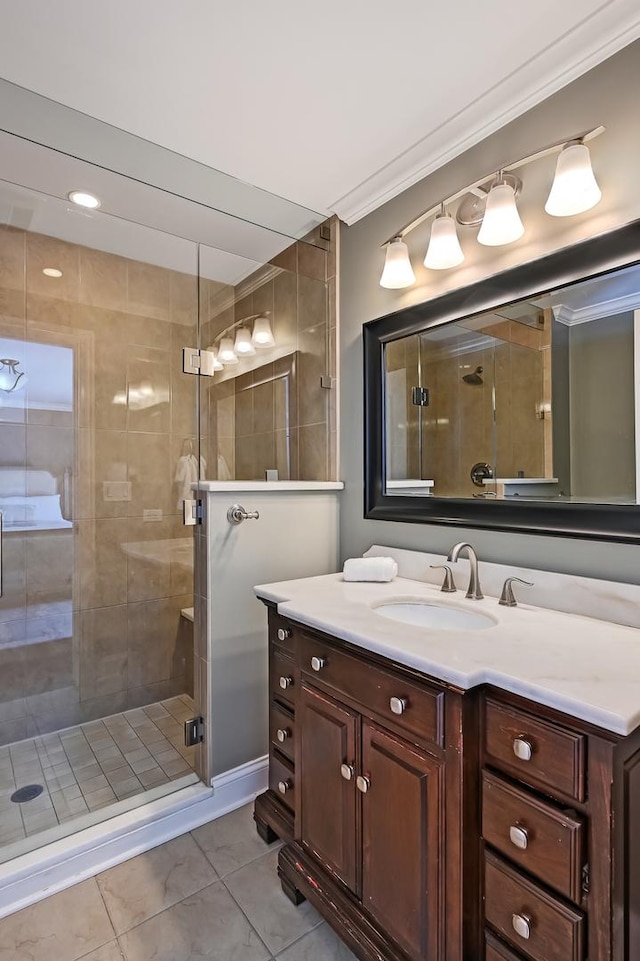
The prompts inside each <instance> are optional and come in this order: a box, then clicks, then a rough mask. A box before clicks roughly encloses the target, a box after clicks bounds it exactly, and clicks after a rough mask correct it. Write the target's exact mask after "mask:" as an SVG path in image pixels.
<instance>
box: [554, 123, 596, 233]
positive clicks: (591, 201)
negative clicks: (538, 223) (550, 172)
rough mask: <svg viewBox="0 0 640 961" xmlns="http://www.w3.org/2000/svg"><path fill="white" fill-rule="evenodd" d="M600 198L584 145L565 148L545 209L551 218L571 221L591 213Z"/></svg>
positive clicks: (559, 158) (577, 143) (573, 142)
mask: <svg viewBox="0 0 640 961" xmlns="http://www.w3.org/2000/svg"><path fill="white" fill-rule="evenodd" d="M601 197H602V193H601V192H600V188H599V187H598V184H597V181H596V178H595V177H594V174H593V169H592V167H591V155H590V153H589V148H588V147H587V145H586V144H584V143H582V142H581V141H579V140H574V141H572V142H570V143H568V144H565V146H564V147H563V148H562V151H561V153H560V156H559V157H558V162H557V164H556V173H555V177H554V178H553V184H552V185H551V191H550V192H549V197H548V199H547V202H546V204H545V205H544V209H545V210H546V211H547V213H548V214H551V216H552V217H572V216H573V215H574V214H581V213H584V211H585V210H591V208H592V207H595V205H596V204H597V203H598V202H599V200H600V198H601Z"/></svg>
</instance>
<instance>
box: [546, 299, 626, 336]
mask: <svg viewBox="0 0 640 961" xmlns="http://www.w3.org/2000/svg"><path fill="white" fill-rule="evenodd" d="M639 308H640V295H639V294H638V293H637V292H636V293H631V294H623V296H622V297H612V298H611V299H610V300H601V301H600V302H599V303H597V304H587V306H586V307H577V308H576V309H575V310H573V309H572V308H571V307H569V306H568V305H567V304H556V305H555V306H554V307H552V308H551V309H552V310H553V316H554V317H555V319H556V320H557V321H558V323H559V324H564V325H565V327H577V326H578V324H588V323H589V322H590V321H592V320H600V318H601V317H613V316H615V315H616V314H623V313H625V312H626V311H628V310H638V309H639Z"/></svg>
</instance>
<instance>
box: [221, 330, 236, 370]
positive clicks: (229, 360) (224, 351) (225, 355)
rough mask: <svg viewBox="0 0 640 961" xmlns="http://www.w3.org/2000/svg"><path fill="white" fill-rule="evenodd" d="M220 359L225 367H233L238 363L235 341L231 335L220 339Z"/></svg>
mask: <svg viewBox="0 0 640 961" xmlns="http://www.w3.org/2000/svg"><path fill="white" fill-rule="evenodd" d="M218 360H221V361H222V363H223V364H224V366H225V367H232V366H233V365H234V364H237V363H238V358H237V357H236V352H235V351H234V349H233V341H232V340H231V338H230V337H223V338H222V340H221V341H220V350H219V351H218Z"/></svg>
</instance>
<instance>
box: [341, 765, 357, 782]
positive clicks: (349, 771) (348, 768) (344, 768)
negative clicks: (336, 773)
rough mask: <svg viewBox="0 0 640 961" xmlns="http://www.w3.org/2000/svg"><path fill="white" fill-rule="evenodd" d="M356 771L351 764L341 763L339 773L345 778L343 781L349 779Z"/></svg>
mask: <svg viewBox="0 0 640 961" xmlns="http://www.w3.org/2000/svg"><path fill="white" fill-rule="evenodd" d="M355 773H356V771H355V768H354V766H353V764H341V765H340V774H341V775H342V777H343V778H344V779H345V781H350V780H351V778H352V777H353V775H354V774H355Z"/></svg>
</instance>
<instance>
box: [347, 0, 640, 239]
mask: <svg viewBox="0 0 640 961" xmlns="http://www.w3.org/2000/svg"><path fill="white" fill-rule="evenodd" d="M639 37H640V6H638V3H637V0H610V2H608V3H606V4H605V5H604V6H603V7H602V8H601V9H600V10H598V11H597V12H596V13H594V14H593V15H592V16H591V17H589V18H587V19H586V20H584V21H583V22H582V23H581V24H579V25H578V26H577V27H576V28H575V29H574V30H572V31H571V32H570V33H567V34H565V35H564V36H562V37H561V38H560V39H559V40H557V41H556V42H555V43H552V44H550V45H549V46H548V47H546V48H545V49H544V50H542V51H541V52H540V53H539V54H537V55H536V56H535V57H532V58H531V59H530V60H528V61H526V62H525V63H524V64H523V65H522V67H521V68H520V69H519V70H517V71H515V72H514V73H511V74H510V75H509V76H507V77H505V78H504V80H502V81H501V82H500V83H498V84H496V85H495V86H494V87H492V88H491V89H490V90H489V91H488V92H487V93H485V94H483V95H482V96H480V97H478V98H477V99H476V100H474V101H473V102H472V103H470V104H469V105H468V106H466V107H465V108H464V109H462V110H461V111H459V112H458V113H457V114H455V115H454V116H453V117H451V118H450V119H449V120H447V121H446V122H445V123H444V124H442V125H441V126H440V127H438V128H437V129H435V130H433V131H431V132H430V133H429V134H427V135H426V136H425V137H423V138H421V139H420V140H419V141H417V142H416V143H415V144H414V145H413V146H412V147H409V149H408V150H405V151H404V152H403V153H402V154H400V155H399V156H398V157H396V158H395V159H394V160H392V161H391V162H390V163H388V164H385V166H384V167H382V168H380V169H379V170H378V171H377V172H376V173H374V174H372V176H371V177H368V178H367V179H366V180H364V181H362V183H360V184H359V185H358V186H357V187H355V188H354V189H353V190H350V191H349V192H348V193H346V194H344V195H343V196H342V197H339V198H338V199H337V200H336V201H335V202H334V203H333V204H332V205H331V209H332V210H333V211H334V212H335V213H336V214H337V215H338V216H339V217H340V219H341V220H343V221H345V222H346V223H347V224H354V223H356V222H357V221H358V220H361V219H362V218H363V217H365V216H367V214H370V213H372V212H373V211H374V210H376V209H377V208H378V207H380V206H382V204H384V203H387V201H389V200H392V199H393V198H394V197H396V196H397V195H398V194H400V193H402V192H403V191H404V190H407V189H408V188H409V187H411V186H413V184H415V183H417V182H418V181H419V180H422V179H423V178H424V177H427V176H428V175H429V174H431V173H433V172H434V171H435V170H438V169H439V168H440V167H443V166H444V165H445V164H447V163H449V162H450V161H451V160H453V159H455V158H456V157H458V156H459V155H460V154H462V153H464V152H465V150H468V149H469V148H471V147H473V146H475V144H477V143H480V141H482V140H484V139H485V138H486V137H488V136H490V134H492V133H495V132H496V131H497V130H499V129H500V128H501V127H504V126H505V125H506V124H508V123H509V122H510V121H512V120H515V119H516V118H517V117H519V116H521V115H522V114H524V113H526V111H527V110H530V109H531V108H532V107H535V106H536V105H537V104H539V103H540V102H541V101H543V100H545V99H546V98H547V97H550V96H551V95H552V94H553V93H556V92H557V91H558V90H560V89H561V88H562V87H565V86H566V85H567V84H569V83H571V81H572V80H576V79H577V78H578V77H580V76H582V75H583V74H585V73H587V71H589V70H591V69H592V68H593V67H595V66H597V65H598V64H599V63H602V61H603V60H606V59H607V58H608V57H610V56H612V55H613V54H615V53H617V52H618V51H619V50H621V49H622V48H623V47H625V46H627V45H628V44H630V43H632V42H633V41H634V40H637V39H638V38H639ZM478 118H482V119H481V121H480V122H479V121H478Z"/></svg>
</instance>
